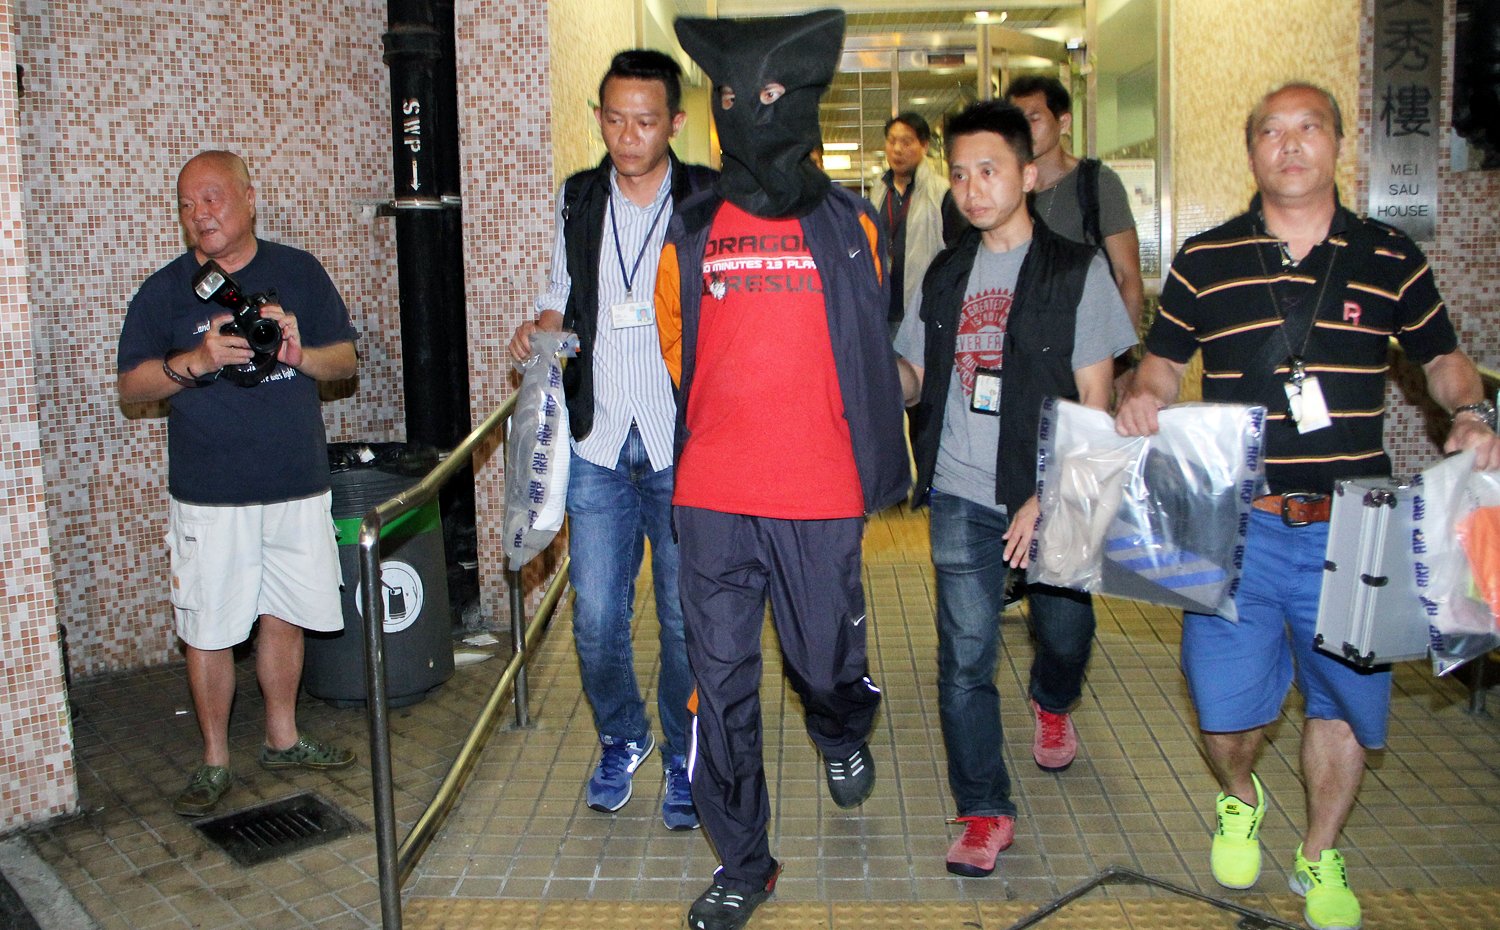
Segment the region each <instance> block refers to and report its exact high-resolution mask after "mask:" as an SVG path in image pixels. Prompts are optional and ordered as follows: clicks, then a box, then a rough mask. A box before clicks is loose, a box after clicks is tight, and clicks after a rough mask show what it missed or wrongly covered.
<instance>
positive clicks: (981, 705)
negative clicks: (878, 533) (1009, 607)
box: [929, 491, 1094, 817]
mask: <svg viewBox="0 0 1500 930" xmlns="http://www.w3.org/2000/svg"><path fill="white" fill-rule="evenodd" d="M1009 524H1010V518H1009V517H1008V516H1006V515H1005V514H1001V513H996V512H995V511H993V510H991V509H989V508H988V507H981V506H980V505H978V504H976V503H973V502H972V501H968V500H965V499H963V498H961V497H955V496H954V495H951V494H944V493H942V492H941V491H933V492H932V517H931V522H930V524H929V532H930V533H931V539H932V565H933V568H934V569H935V570H936V572H937V627H938V712H939V715H940V716H941V718H942V724H943V744H944V745H945V746H946V747H947V750H948V787H949V789H950V790H951V791H952V792H953V800H954V801H956V802H957V804H958V813H959V816H961V817H963V816H989V817H996V816H1000V815H1002V814H1008V815H1010V816H1015V813H1016V805H1015V802H1013V801H1012V800H1011V798H1010V775H1009V773H1007V772H1006V769H1005V755H1004V747H1005V734H1004V731H1003V730H1002V728H1001V725H1000V692H999V691H998V690H997V689H996V688H995V670H996V667H997V665H998V663H999V652H1000V613H1001V611H1002V610H1003V609H1004V607H1005V579H1006V577H1007V576H1008V575H1009V574H1010V567H1009V566H1007V565H1006V564H1005V559H1004V553H1005V540H1003V539H1002V538H1001V537H1002V535H1003V534H1004V533H1005V530H1006V527H1007V526H1009ZM1026 598H1027V601H1028V603H1029V604H1030V607H1031V611H1030V613H1031V635H1032V639H1033V642H1034V644H1035V647H1036V655H1035V658H1033V659H1032V663H1031V684H1030V694H1031V698H1032V699H1033V700H1035V701H1036V702H1037V703H1038V704H1040V705H1041V706H1042V709H1043V710H1048V711H1052V712H1053V713H1062V712H1064V711H1067V710H1070V709H1071V708H1072V706H1073V705H1074V704H1075V703H1076V702H1077V701H1078V697H1079V695H1080V694H1081V693H1082V691H1083V674H1084V669H1085V667H1086V666H1087V665H1088V661H1089V652H1090V650H1091V648H1092V645H1093V639H1094V605H1093V601H1092V600H1091V599H1090V598H1089V596H1088V595H1087V594H1083V593H1080V592H1078V591H1069V590H1066V589H1064V588H1054V587H1051V586H1048V585H1028V586H1027V588H1026Z"/></svg>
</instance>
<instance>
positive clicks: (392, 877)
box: [359, 394, 568, 930]
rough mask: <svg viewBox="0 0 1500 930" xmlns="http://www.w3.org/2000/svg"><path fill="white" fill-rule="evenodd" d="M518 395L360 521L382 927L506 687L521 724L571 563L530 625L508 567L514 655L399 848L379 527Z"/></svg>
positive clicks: (458, 465) (474, 442) (467, 455)
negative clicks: (531, 672)
mask: <svg viewBox="0 0 1500 930" xmlns="http://www.w3.org/2000/svg"><path fill="white" fill-rule="evenodd" d="M516 396H517V395H515V394H512V395H511V396H510V397H509V398H508V399H506V401H505V402H504V403H502V404H501V405H500V406H499V407H497V408H496V409H495V411H494V412H493V413H491V414H490V415H489V417H487V418H486V419H485V421H484V422H483V423H481V424H480V425H479V426H478V427H477V428H476V429H475V430H474V431H473V432H471V433H470V434H469V435H468V436H467V437H465V438H464V441H463V442H461V443H459V445H458V447H457V448H455V449H454V450H453V451H452V453H450V454H449V455H448V457H447V458H445V459H444V460H443V461H442V462H440V463H439V464H438V466H437V467H436V468H434V469H433V470H432V471H431V472H429V473H428V474H427V476H426V477H424V478H423V479H422V480H421V481H419V482H417V483H416V484H415V485H413V486H412V487H410V488H407V489H406V490H405V491H402V492H401V493H400V494H397V495H396V496H394V497H392V498H390V499H389V500H387V501H384V502H382V503H381V504H379V505H377V506H375V507H372V508H371V509H370V511H369V512H368V513H367V514H365V517H364V520H363V521H361V522H360V525H359V577H360V585H361V594H360V600H361V606H362V608H363V612H364V621H365V694H366V706H367V708H368V710H369V715H368V716H369V724H370V775H371V781H372V786H373V793H374V798H373V802H372V803H373V806H374V813H375V853H376V860H377V863H378V870H377V871H378V876H379V881H380V916H381V926H382V927H384V928H385V930H401V885H402V884H403V883H404V882H405V881H406V879H407V878H408V877H409V876H410V875H411V871H412V869H414V868H415V867H416V863H417V860H418V859H420V857H421V855H422V853H423V852H424V851H425V850H426V848H427V846H428V844H429V843H430V842H431V840H432V836H433V835H434V834H435V833H436V832H437V829H438V827H440V826H441V824H442V822H443V820H444V818H445V817H446V816H447V814H448V812H449V811H451V810H452V808H453V804H454V801H455V799H456V797H457V796H458V793H459V792H460V791H461V790H462V789H463V784H464V782H465V781H466V780H467V778H468V775H469V774H470V772H472V770H473V767H474V762H475V760H476V759H477V757H478V753H479V750H480V749H482V748H483V746H484V742H485V740H486V739H488V736H489V730H490V729H491V728H492V727H493V725H494V721H495V717H496V716H497V715H498V709H499V707H500V705H501V702H502V701H503V700H504V695H505V691H506V689H508V688H512V689H513V690H514V693H515V700H516V720H517V723H518V724H519V725H522V726H525V725H526V723H527V721H528V716H527V711H526V661H527V659H528V658H529V657H530V655H531V646H532V644H533V641H534V640H535V639H536V638H537V637H538V636H539V635H540V631H541V630H542V629H543V628H545V626H546V624H547V621H548V620H549V619H550V618H551V614H552V611H553V610H554V609H555V607H556V605H557V602H558V600H559V599H560V597H561V595H562V590H563V588H564V587H565V586H566V584H567V572H568V563H567V561H566V560H564V562H563V565H562V569H561V570H560V571H559V572H558V573H557V576H556V577H555V578H554V579H553V581H552V584H551V585H550V586H549V588H548V590H547V593H546V595H545V597H544V598H543V600H542V604H541V606H540V607H539V608H538V610H537V614H536V616H535V618H534V619H533V620H532V623H531V626H530V627H529V628H527V629H523V628H522V620H521V614H522V600H521V585H520V581H521V579H520V573H519V572H515V571H512V572H507V576H508V581H509V585H510V621H511V644H512V652H513V654H512V657H511V661H510V663H509V664H508V665H506V667H505V670H504V671H503V672H502V673H501V676H500V680H499V681H498V682H497V683H496V685H495V687H494V689H493V691H492V692H491V694H490V699H489V701H487V702H486V704H485V708H484V710H483V711H482V712H481V713H480V716H479V718H478V719H477V720H476V721H475V723H474V726H473V728H472V729H471V730H470V732H469V737H468V739H467V740H466V741H465V742H464V745H463V747H462V748H461V749H460V751H459V754H458V757H457V758H456V759H455V760H454V762H453V765H452V766H451V767H450V768H449V770H448V776H447V777H446V778H445V779H444V780H443V784H442V785H441V786H440V787H439V789H438V793H437V795H436V796H435V797H434V798H433V800H432V802H431V803H430V804H429V805H428V807H427V809H426V810H425V811H423V813H422V815H421V817H420V818H418V820H417V823H416V824H415V825H414V826H413V828H412V831H411V833H409V834H408V835H407V838H406V842H405V843H403V844H402V846H401V848H400V849H399V850H398V849H397V847H396V806H395V786H394V780H393V778H392V776H391V731H390V717H389V713H388V712H389V702H388V699H387V696H386V679H385V599H384V598H383V597H381V595H380V592H381V590H382V589H381V579H380V532H381V530H382V529H383V528H384V527H385V526H387V525H388V524H390V523H392V522H393V521H394V520H396V519H397V518H398V517H401V516H402V515H404V514H406V513H409V512H410V511H413V510H416V509H417V508H419V507H421V506H423V505H425V504H427V503H429V502H430V501H432V500H433V499H435V498H436V497H437V495H438V492H439V491H441V490H442V488H443V486H444V485H446V484H447V483H448V481H449V480H451V479H452V478H453V476H454V475H456V474H457V473H458V472H459V471H461V470H462V469H463V468H464V467H466V466H467V465H468V464H469V462H470V460H471V459H472V457H473V455H474V453H475V451H476V450H477V449H478V448H479V446H480V445H481V444H482V443H484V442H485V441H486V440H487V439H489V437H490V436H491V434H493V433H494V432H495V430H496V429H497V428H499V426H500V425H501V424H502V423H504V422H506V421H507V420H508V419H509V418H510V416H511V414H512V413H514V412H515V407H516Z"/></svg>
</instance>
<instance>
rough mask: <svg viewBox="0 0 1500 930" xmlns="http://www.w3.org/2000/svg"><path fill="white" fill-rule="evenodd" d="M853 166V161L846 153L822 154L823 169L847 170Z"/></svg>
mask: <svg viewBox="0 0 1500 930" xmlns="http://www.w3.org/2000/svg"><path fill="white" fill-rule="evenodd" d="M852 167H854V161H853V159H851V158H850V157H849V156H848V155H824V156H823V170H824V171H848V170H849V169H850V168H852Z"/></svg>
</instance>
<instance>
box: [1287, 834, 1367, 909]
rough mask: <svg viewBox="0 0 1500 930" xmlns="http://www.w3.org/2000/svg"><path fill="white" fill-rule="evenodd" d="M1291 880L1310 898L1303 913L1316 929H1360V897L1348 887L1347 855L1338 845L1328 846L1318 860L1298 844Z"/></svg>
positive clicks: (1293, 884)
mask: <svg viewBox="0 0 1500 930" xmlns="http://www.w3.org/2000/svg"><path fill="white" fill-rule="evenodd" d="M1289 884H1290V885H1291V886H1292V890H1293V891H1295V892H1297V893H1298V894H1300V895H1302V896H1303V897H1305V898H1307V906H1306V907H1305V908H1303V910H1302V917H1303V919H1305V920H1306V921H1307V923H1308V926H1310V927H1313V928H1315V930H1359V927H1360V913H1359V899H1358V898H1356V897H1355V896H1354V892H1352V891H1350V890H1349V876H1348V874H1347V873H1346V872H1345V870H1344V857H1343V856H1342V855H1341V854H1340V853H1339V851H1338V850H1337V849H1325V850H1323V855H1321V856H1319V857H1318V861H1317V862H1309V861H1308V860H1307V858H1306V857H1305V856H1303V855H1302V847H1301V846H1300V845H1299V846H1298V847H1297V860H1296V865H1294V866H1293V869H1292V877H1291V880H1290V882H1289Z"/></svg>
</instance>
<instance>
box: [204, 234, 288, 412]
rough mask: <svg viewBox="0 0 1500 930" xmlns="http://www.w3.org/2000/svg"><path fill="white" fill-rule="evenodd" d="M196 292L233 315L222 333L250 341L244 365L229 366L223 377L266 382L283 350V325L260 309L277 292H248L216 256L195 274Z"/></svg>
mask: <svg viewBox="0 0 1500 930" xmlns="http://www.w3.org/2000/svg"><path fill="white" fill-rule="evenodd" d="M193 293H195V294H197V295H198V299H199V300H202V301H205V302H206V301H213V302H214V303H216V304H218V305H219V306H221V307H224V308H225V309H227V310H228V311H229V312H230V313H231V314H233V318H232V319H230V321H229V322H227V323H225V324H224V325H223V326H220V327H219V332H221V333H223V334H224V335H226V336H239V337H241V338H242V339H244V340H245V341H246V342H248V343H249V344H250V351H251V352H252V353H254V355H253V356H252V357H251V359H250V361H249V362H246V363H245V364H243V365H229V366H226V367H225V368H224V372H223V374H224V376H225V377H227V378H229V379H230V380H231V381H233V382H235V383H236V384H239V385H242V386H244V387H252V386H254V385H257V384H259V383H260V382H262V381H264V380H265V378H266V376H267V375H269V374H270V373H271V372H272V371H273V370H274V369H275V368H276V354H277V353H278V352H280V351H281V325H280V324H279V323H277V322H276V321H275V320H273V319H270V318H269V317H264V316H261V314H260V308H261V307H264V306H265V305H266V304H271V303H275V302H276V293H275V292H274V291H272V292H270V293H259V294H248V295H247V294H246V293H245V292H244V290H243V289H241V288H240V285H239V283H238V282H236V281H235V280H234V278H232V277H230V275H229V272H227V271H225V270H224V269H223V268H220V267H219V263H218V262H216V261H214V260H213V259H209V260H208V261H206V262H204V263H203V265H202V266H201V267H199V269H198V273H197V274H195V275H193Z"/></svg>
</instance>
